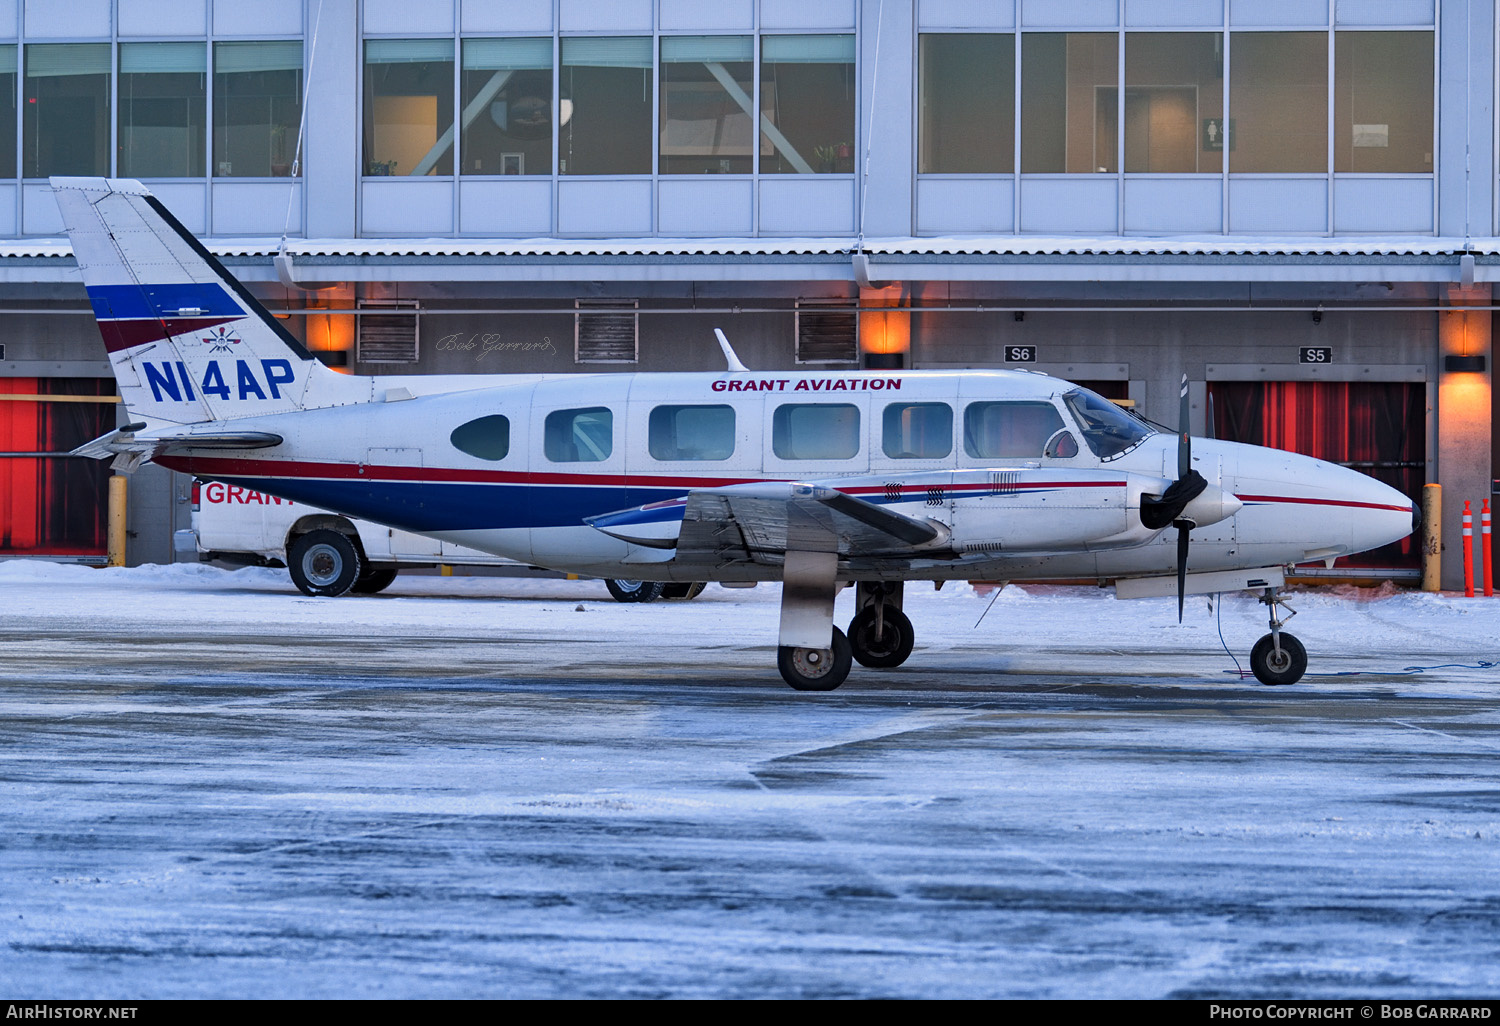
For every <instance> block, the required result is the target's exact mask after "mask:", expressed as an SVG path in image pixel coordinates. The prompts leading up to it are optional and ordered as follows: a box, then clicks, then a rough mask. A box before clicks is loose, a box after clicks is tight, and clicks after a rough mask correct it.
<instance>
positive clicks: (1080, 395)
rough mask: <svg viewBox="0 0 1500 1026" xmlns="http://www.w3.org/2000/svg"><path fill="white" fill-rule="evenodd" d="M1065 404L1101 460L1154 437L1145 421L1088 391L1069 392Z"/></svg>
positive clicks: (1064, 397)
mask: <svg viewBox="0 0 1500 1026" xmlns="http://www.w3.org/2000/svg"><path fill="white" fill-rule="evenodd" d="M1063 401H1064V402H1065V403H1067V404H1068V409H1069V410H1070V411H1072V413H1073V416H1074V417H1075V418H1076V419H1077V421H1078V426H1079V427H1080V428H1082V429H1083V440H1084V441H1085V442H1087V443H1088V447H1089V448H1090V449H1091V450H1093V453H1094V455H1095V456H1098V457H1099V458H1100V459H1112V458H1114V457H1115V456H1118V455H1120V454H1121V453H1123V452H1126V451H1128V450H1130V449H1133V448H1135V446H1136V445H1138V444H1139V443H1140V442H1141V441H1142V440H1144V439H1146V438H1149V437H1150V436H1151V434H1152V431H1151V429H1150V428H1149V427H1147V426H1146V424H1145V423H1144V422H1143V421H1140V420H1137V419H1136V418H1135V417H1132V416H1131V415H1130V414H1128V413H1126V412H1125V411H1124V410H1122V409H1120V407H1118V406H1116V405H1115V404H1114V403H1112V402H1110V401H1109V400H1108V399H1106V398H1104V397H1103V396H1102V395H1099V394H1098V393H1096V392H1091V391H1089V390H1088V389H1086V388H1079V389H1075V390H1074V391H1072V392H1069V393H1068V394H1067V395H1065V396H1063Z"/></svg>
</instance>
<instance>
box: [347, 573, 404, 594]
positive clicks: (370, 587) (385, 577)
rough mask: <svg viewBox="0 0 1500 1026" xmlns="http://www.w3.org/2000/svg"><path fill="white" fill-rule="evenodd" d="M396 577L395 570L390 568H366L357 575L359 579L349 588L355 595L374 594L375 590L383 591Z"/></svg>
mask: <svg viewBox="0 0 1500 1026" xmlns="http://www.w3.org/2000/svg"><path fill="white" fill-rule="evenodd" d="M395 579H396V571H395V570H394V569H392V568H387V569H384V570H366V571H365V572H364V573H362V574H360V575H359V580H357V581H355V582H354V587H352V588H350V589H349V590H350V591H352V592H353V593H354V594H356V595H374V594H375V593H376V592H381V591H385V589H387V588H389V587H390V586H391V582H392V581H394V580H395Z"/></svg>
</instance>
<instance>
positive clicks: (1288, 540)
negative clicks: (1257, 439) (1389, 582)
mask: <svg viewBox="0 0 1500 1026" xmlns="http://www.w3.org/2000/svg"><path fill="white" fill-rule="evenodd" d="M1218 445H1219V447H1220V450H1221V451H1222V453H1223V459H1224V466H1225V473H1226V475H1232V480H1233V482H1234V493H1235V494H1236V495H1237V496H1238V497H1239V498H1240V499H1241V500H1243V501H1244V503H1245V506H1246V513H1247V515H1246V516H1242V517H1237V518H1236V521H1237V523H1238V525H1239V526H1238V538H1239V541H1240V542H1241V548H1242V549H1246V550H1250V551H1254V550H1260V551H1263V552H1264V553H1265V558H1266V559H1267V562H1268V563H1269V562H1272V561H1280V560H1284V561H1286V562H1301V561H1303V560H1309V559H1323V558H1326V557H1330V556H1341V555H1347V554H1351V553H1355V552H1366V551H1368V550H1370V549H1378V548H1380V547H1381V546H1382V545H1389V544H1391V543H1392V542H1397V541H1400V540H1401V539H1402V538H1405V537H1406V536H1407V535H1409V534H1411V533H1412V530H1413V528H1412V518H1413V514H1414V512H1415V511H1414V509H1413V503H1412V501H1411V500H1410V499H1409V498H1407V497H1406V496H1405V495H1403V494H1402V493H1401V492H1399V491H1397V490H1396V489H1394V488H1392V487H1391V486H1389V485H1386V484H1383V483H1381V482H1380V481H1377V480H1375V479H1374V478H1373V477H1370V476H1368V475H1366V474H1362V473H1360V472H1359V471H1357V470H1351V469H1349V468H1348V467H1341V466H1339V465H1338V464H1336V463H1329V462H1326V461H1324V460H1319V459H1314V458H1313V457H1311V456H1303V455H1300V454H1297V453H1291V452H1285V451H1282V450H1278V449H1266V448H1259V447H1256V446H1244V445H1236V444H1234V443H1227V442H1220V443H1218ZM1273 553H1275V554H1276V555H1275V557H1274V559H1273V557H1272V554H1273ZM1285 554H1290V555H1289V556H1288V555H1285Z"/></svg>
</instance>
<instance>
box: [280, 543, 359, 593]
mask: <svg viewBox="0 0 1500 1026" xmlns="http://www.w3.org/2000/svg"><path fill="white" fill-rule="evenodd" d="M286 556H287V559H286V568H287V570H289V571H290V572H291V575H292V583H294V584H296V585H297V587H298V589H300V590H301V591H302V593H303V594H304V595H314V596H319V597H323V598H337V597H338V596H340V595H343V594H345V593H347V592H348V591H349V589H350V588H352V587H354V582H356V581H358V580H359V575H360V571H361V570H362V569H363V565H362V564H363V560H361V559H360V557H359V550H358V549H357V548H355V547H354V543H353V542H352V541H350V540H349V539H348V537H347V536H345V535H342V534H339V533H338V532H337V531H327V530H324V531H309V532H308V533H306V534H304V535H302V536H301V537H300V538H298V539H297V540H296V541H294V542H292V546H291V548H289V549H288V550H287V554H286Z"/></svg>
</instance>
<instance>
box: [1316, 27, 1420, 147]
mask: <svg viewBox="0 0 1500 1026" xmlns="http://www.w3.org/2000/svg"><path fill="white" fill-rule="evenodd" d="M1333 48H1334V54H1333V89H1334V109H1335V110H1336V111H1337V112H1338V113H1337V114H1336V115H1335V117H1334V129H1333V139H1334V145H1333V169H1334V170H1335V171H1365V172H1371V173H1375V172H1386V173H1406V174H1411V173H1419V174H1420V173H1426V172H1429V171H1431V170H1432V105H1433V91H1432V86H1433V68H1432V61H1433V58H1432V33H1431V32H1335V33H1334V36H1333Z"/></svg>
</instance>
